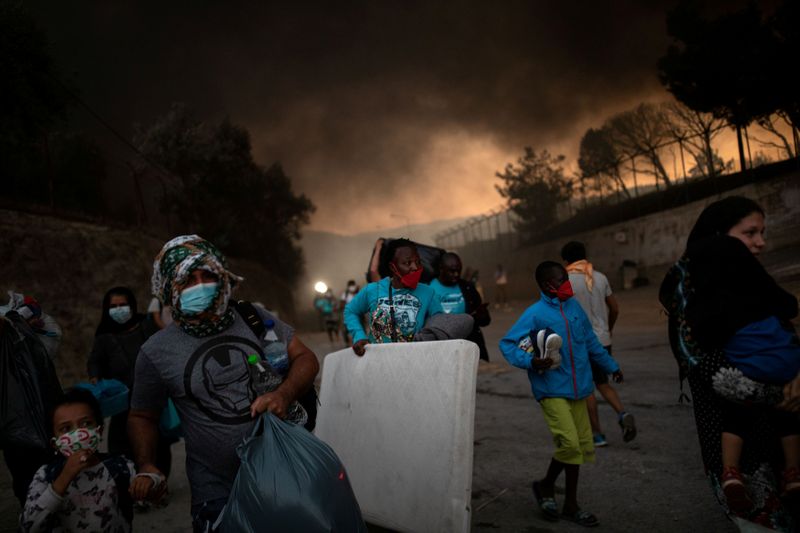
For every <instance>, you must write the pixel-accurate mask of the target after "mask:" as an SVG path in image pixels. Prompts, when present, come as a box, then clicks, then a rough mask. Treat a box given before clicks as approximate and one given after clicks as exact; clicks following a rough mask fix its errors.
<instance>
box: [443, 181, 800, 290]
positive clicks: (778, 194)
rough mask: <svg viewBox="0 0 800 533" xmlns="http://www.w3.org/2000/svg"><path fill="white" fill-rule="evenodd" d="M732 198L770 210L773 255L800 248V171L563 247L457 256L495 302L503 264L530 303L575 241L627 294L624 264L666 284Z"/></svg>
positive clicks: (486, 247)
mask: <svg viewBox="0 0 800 533" xmlns="http://www.w3.org/2000/svg"><path fill="white" fill-rule="evenodd" d="M723 179H724V178H723ZM730 195H741V196H747V197H749V198H752V199H754V200H755V201H757V202H758V203H759V204H760V205H761V206H762V207H763V208H764V210H765V211H766V213H767V247H768V249H771V250H778V249H784V248H789V247H793V246H794V247H797V246H798V245H799V244H800V171H794V172H792V173H790V174H787V175H784V176H782V177H780V178H774V179H771V180H767V181H763V182H758V183H752V184H748V185H746V186H743V187H740V188H738V189H734V190H731V191H728V192H726V193H724V194H722V195H719V196H714V197H709V198H706V199H703V200H699V201H696V202H692V203H690V204H687V205H685V206H682V207H679V208H676V209H672V210H669V211H663V212H660V213H654V214H651V215H647V216H644V217H640V218H637V219H632V220H628V221H626V222H621V223H618V224H612V225H609V226H603V227H599V228H597V229H594V230H591V231H586V232H582V233H578V234H575V235H573V236H572V237H569V238H563V239H559V240H557V241H551V242H545V243H541V244H537V245H534V246H529V247H524V248H518V249H513V248H512V247H511V245H510V242H511V239H509V238H508V235H506V236H505V238H501V239H498V240H496V241H479V242H473V243H470V244H469V245H468V246H466V247H464V248H461V249H459V250H457V252H459V253H460V254H461V256H462V260H463V262H464V266H465V267H472V268H477V269H479V271H480V273H481V274H480V281H481V283H482V284H483V287H484V289H485V291H486V297H487V299H489V300H490V301H491V300H493V299H494V291H493V285H494V279H493V273H494V270H495V268H496V266H497V264H498V263H501V264H503V265H504V266H505V268H506V270H507V272H508V274H509V291H510V294H511V295H512V296H511V297H514V298H520V299H526V298H529V297H531V296H533V295H535V294H538V289H537V288H536V284H535V282H534V280H533V270H534V268H535V267H536V265H537V264H538V263H540V262H541V261H544V260H548V259H549V260H553V261H559V262H560V261H561V255H560V252H561V247H562V246H563V244H564V243H566V242H567V241H570V240H578V241H583V242H584V243H586V246H587V252H588V256H589V260H590V261H591V262H592V263H593V264H594V266H595V268H596V269H598V270H600V271H602V272H603V273H605V274H606V275H607V276H608V278H609V280H610V281H611V284H612V286H613V287H614V288H615V290H618V289H621V288H622V264H623V261H626V260H628V261H633V262H635V263H636V265H637V268H638V275H639V276H641V277H643V278H647V279H649V281H650V283H660V282H661V276H662V275H663V273H664V272H665V271H666V269H667V268H668V266H669V265H671V264H672V263H673V262H674V261H675V260H676V259H677V258H678V257H679V256H680V255H681V253H682V252H683V249H684V247H685V245H686V238H687V237H688V235H689V231H690V230H691V228H692V226H693V225H694V223H695V221H696V220H697V217H698V215H699V214H700V212H701V211H702V210H703V209H704V208H705V207H706V206H707V205H708V204H710V203H711V202H713V201H715V200H718V199H720V198H722V197H724V196H730ZM501 237H503V236H502V235H501ZM799 253H800V252H799Z"/></svg>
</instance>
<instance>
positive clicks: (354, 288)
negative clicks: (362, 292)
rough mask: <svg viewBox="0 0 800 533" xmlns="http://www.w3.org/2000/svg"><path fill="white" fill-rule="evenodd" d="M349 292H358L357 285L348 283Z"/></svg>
mask: <svg viewBox="0 0 800 533" xmlns="http://www.w3.org/2000/svg"><path fill="white" fill-rule="evenodd" d="M347 292H356V286H355V285H348V286H347Z"/></svg>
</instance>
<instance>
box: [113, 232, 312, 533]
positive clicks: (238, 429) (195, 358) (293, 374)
mask: <svg viewBox="0 0 800 533" xmlns="http://www.w3.org/2000/svg"><path fill="white" fill-rule="evenodd" d="M241 281H242V278H240V277H239V276H237V275H235V274H233V273H232V272H231V271H230V270H228V267H227V261H226V259H225V256H224V255H223V254H222V253H221V252H220V251H219V250H218V249H217V247H216V246H214V245H213V244H212V243H210V242H208V241H207V240H205V239H203V238H201V237H199V236H197V235H184V236H181V237H176V238H174V239H172V240H171V241H169V242H167V243H166V244H165V245H164V246H163V247H162V249H161V251H160V252H159V254H158V255H157V256H156V259H155V262H154V264H153V278H152V292H153V294H154V295H155V296H156V297H158V298H159V299H160V300H161V303H162V304H163V305H171V306H172V316H173V318H174V320H175V322H174V323H173V325H172V326H170V327H168V328H166V329H163V330H161V331H159V332H158V333H157V334H155V335H154V336H153V337H152V338H151V339H150V340H149V341H148V342H147V343H146V344H145V345H144V346H143V347H142V350H141V352H140V354H139V358H138V360H137V362H136V382H135V384H134V389H133V399H132V402H131V414H130V418H129V427H130V429H131V431H130V433H131V436H132V438H133V445H134V452H135V455H136V457H135V459H136V463H137V470H138V471H139V472H143V473H152V474H156V475H158V474H161V472H160V471H159V469H158V467H157V465H156V464H154V455H155V441H156V436H157V427H158V417H159V412H160V411H161V409H163V408H164V405H165V403H166V401H167V398H171V399H172V401H173V403H174V404H175V407H176V409H177V411H178V414H179V416H180V419H181V427H182V429H183V433H184V439H185V442H186V473H187V476H188V478H189V485H190V488H191V492H192V509H191V513H192V519H193V525H194V529H195V531H207V530H208V529H206V527H210V525H211V524H213V523H214V522H215V521H216V519H217V517H218V516H219V513H220V512H221V510H222V508H223V507H224V506H225V503H226V502H227V499H228V495H229V494H230V491H231V488H232V486H233V481H234V479H235V477H236V473H237V472H238V470H239V457H238V455H237V453H236V448H237V446H239V444H240V443H241V442H242V440H243V439H244V438H245V437H247V436H249V435H250V433H251V431H252V429H253V424H254V423H255V421H256V419H257V417H258V416H259V415H260V414H262V413H264V412H266V411H269V412H271V413H273V414H274V415H276V416H278V417H280V418H284V419H286V420H289V421H291V422H294V423H296V424H298V425H303V424H305V423H306V421H307V419H308V415H307V413H306V411H305V409H304V408H303V407H302V406H301V405H300V403H299V402H298V401H297V400H298V398H300V397H301V396H302V395H303V394H304V393H306V392H307V391H308V390H309V389H310V388H311V387H312V386H313V382H314V377H315V376H316V374H317V372H318V370H319V363H318V362H317V358H316V356H315V355H314V353H313V352H312V351H311V350H309V349H308V348H307V347H306V346H305V345H304V344H303V343H302V341H300V339H299V338H298V336H297V335H295V332H294V329H293V328H292V327H291V326H289V325H288V324H286V323H284V322H282V321H280V320H279V319H278V318H277V317H276V316H275V315H273V314H271V313H269V312H268V311H265V310H263V309H258V308H256V307H253V309H252V313H255V314H256V315H257V316H251V315H249V314H248V313H247V312H243V311H242V310H243V309H244V306H239V305H237V302H235V301H234V300H233V299H232V291H233V289H234V287H235V286H236V285H238V284H239V283H240V282H241ZM251 307H252V306H251ZM253 318H254V319H255V323H254V322H253V320H251V319H253ZM255 326H261V327H259V328H256V327H255ZM257 330H258V333H256V331H257ZM141 496H144V495H139V494H134V498H137V497H141Z"/></svg>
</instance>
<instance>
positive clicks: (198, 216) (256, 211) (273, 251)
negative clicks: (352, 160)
mask: <svg viewBox="0 0 800 533" xmlns="http://www.w3.org/2000/svg"><path fill="white" fill-rule="evenodd" d="M135 142H136V143H137V144H138V146H139V148H140V150H141V151H142V152H143V153H144V154H146V155H147V156H148V157H149V158H150V159H152V160H154V161H156V162H157V163H158V164H160V165H161V166H163V167H164V168H165V169H166V170H167V171H169V172H170V173H171V174H172V175H173V176H176V177H177V181H176V182H175V183H173V184H172V185H171V187H170V188H169V189H168V192H167V195H166V197H165V202H164V205H163V206H162V207H163V208H164V209H166V210H168V211H170V212H172V213H174V214H175V215H176V216H177V217H178V219H179V220H181V221H182V222H183V225H184V227H185V229H186V230H188V231H192V232H196V233H198V234H200V235H202V236H203V237H205V238H207V239H209V240H211V241H213V242H214V243H215V244H217V245H218V246H219V247H220V248H222V249H223V250H225V251H226V252H227V253H229V254H231V255H239V256H242V257H248V258H251V259H255V260H258V261H260V262H262V263H263V264H264V265H265V266H266V267H267V268H268V269H269V270H271V271H273V272H274V273H275V274H277V275H278V276H280V277H282V278H283V279H286V280H287V281H289V282H294V281H296V280H297V278H298V276H299V274H300V273H301V272H302V254H301V251H300V249H299V248H298V247H297V246H296V244H295V241H296V239H298V238H299V237H300V228H301V226H302V225H303V224H306V223H307V222H308V217H309V215H310V214H311V213H312V212H313V210H314V206H313V204H312V203H311V201H310V200H309V199H308V198H307V197H306V196H305V195H302V194H301V195H296V194H295V193H294V192H293V191H292V186H291V180H290V179H289V177H288V176H287V175H286V174H285V173H284V171H283V168H282V167H281V165H280V164H279V163H275V164H273V165H272V166H270V167H269V168H266V169H265V168H262V167H261V166H259V165H258V164H257V163H256V162H255V161H254V159H253V155H252V147H251V144H250V135H249V133H248V132H247V130H246V129H244V128H242V127H240V126H237V125H235V124H232V123H231V122H230V121H228V120H223V121H222V122H221V123H220V124H218V125H209V124H206V123H203V122H201V121H200V120H198V119H196V118H195V117H194V116H193V115H192V114H191V113H190V112H189V111H188V109H187V108H186V107H185V106H184V105H181V104H176V105H174V106H173V107H172V108H171V109H170V111H169V112H168V113H167V114H166V115H164V116H163V117H160V118H159V119H158V120H156V121H155V123H153V124H152V125H151V126H149V127H148V128H137V134H136V136H135Z"/></svg>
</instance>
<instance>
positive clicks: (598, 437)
mask: <svg viewBox="0 0 800 533" xmlns="http://www.w3.org/2000/svg"><path fill="white" fill-rule="evenodd" d="M592 441H593V442H594V447H595V448H602V447H603V446H608V441H606V436H605V435H603V434H602V433H595V434H594V435H592Z"/></svg>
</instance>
